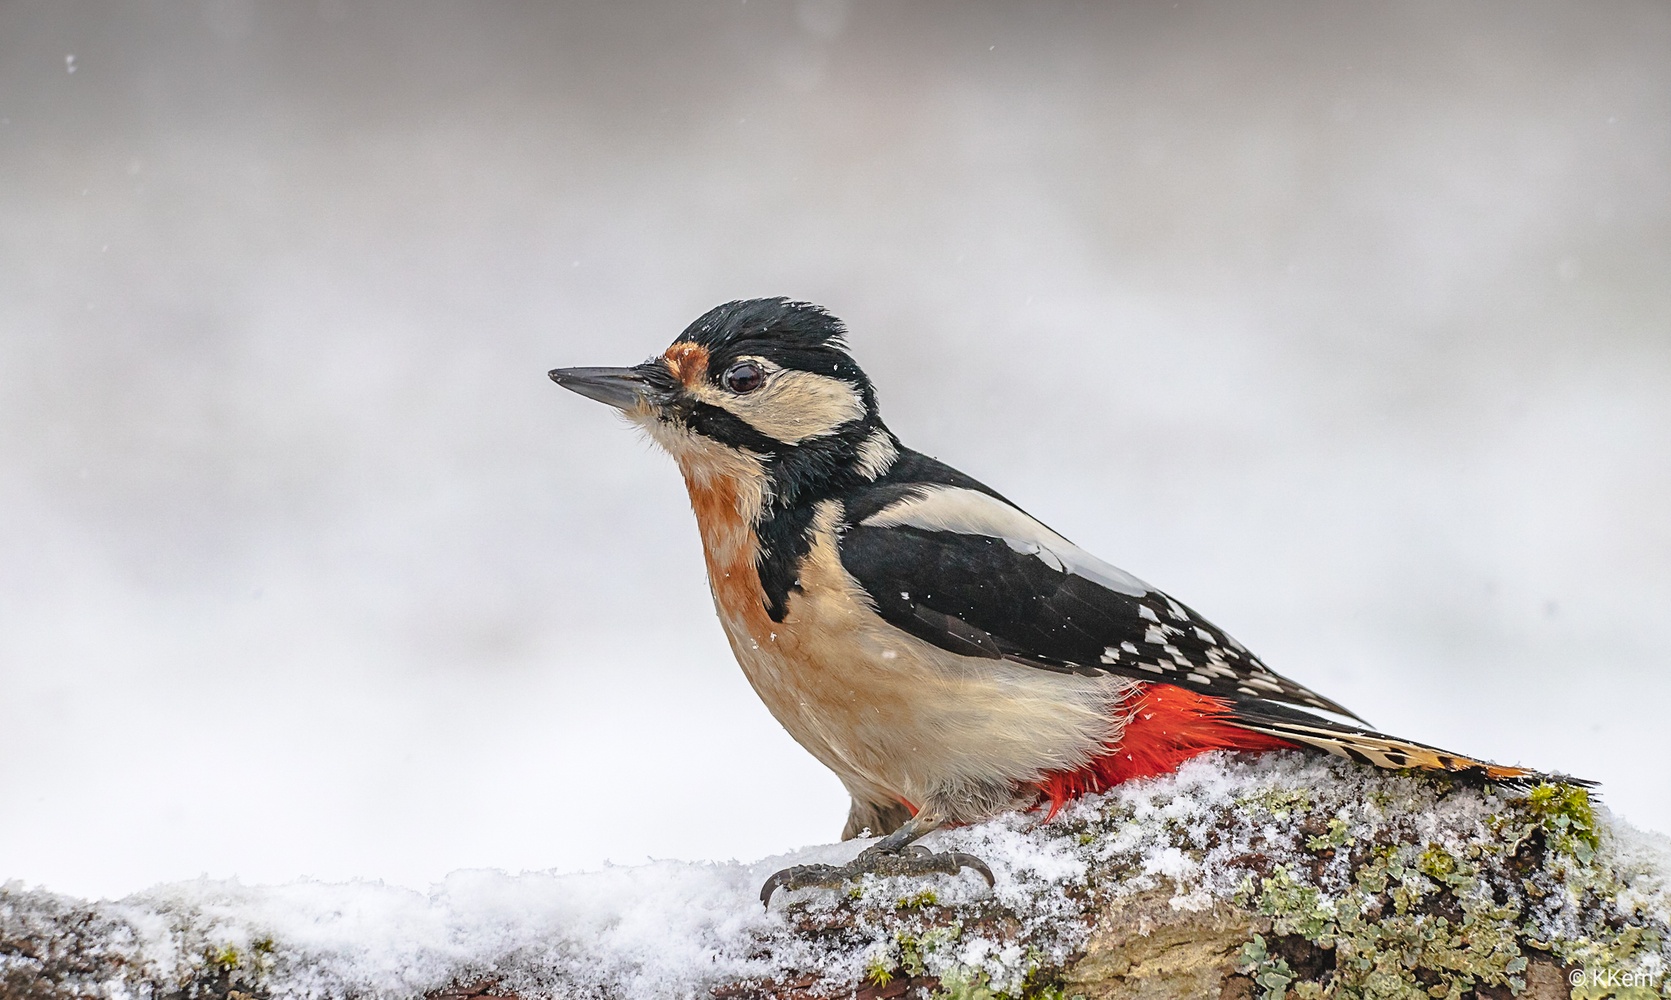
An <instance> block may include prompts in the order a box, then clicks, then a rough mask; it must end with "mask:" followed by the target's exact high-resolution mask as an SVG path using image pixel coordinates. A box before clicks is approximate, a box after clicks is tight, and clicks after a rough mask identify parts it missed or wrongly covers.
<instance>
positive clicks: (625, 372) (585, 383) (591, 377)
mask: <svg viewBox="0 0 1671 1000" xmlns="http://www.w3.org/2000/svg"><path fill="white" fill-rule="evenodd" d="M550 375H551V381H553V382H556V383H557V384H558V385H560V386H562V387H563V388H565V389H568V390H569V391H571V392H578V393H580V394H581V395H582V396H585V397H586V398H587V399H595V400H597V401H598V402H600V403H608V404H609V405H610V406H614V407H617V408H619V409H622V410H630V409H632V408H634V407H636V406H638V405H639V404H641V403H642V404H648V403H649V402H650V398H649V390H650V387H649V385H648V384H647V383H646V382H645V381H644V376H643V375H641V374H639V372H638V371H637V370H636V369H633V368H554V369H552V370H551V372H550Z"/></svg>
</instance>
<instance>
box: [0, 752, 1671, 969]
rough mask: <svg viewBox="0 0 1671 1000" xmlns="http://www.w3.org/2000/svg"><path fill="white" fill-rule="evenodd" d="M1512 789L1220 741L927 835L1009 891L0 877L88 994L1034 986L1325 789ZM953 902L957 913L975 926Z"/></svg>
mask: <svg viewBox="0 0 1671 1000" xmlns="http://www.w3.org/2000/svg"><path fill="white" fill-rule="evenodd" d="M1323 790H1326V794H1325V792H1324V791H1323ZM1501 794H1502V793H1493V792H1490V791H1486V792H1480V791H1476V790H1473V789H1466V790H1453V791H1450V792H1443V791H1436V790H1435V786H1434V784H1433V783H1432V782H1428V781H1424V780H1423V779H1419V778H1407V777H1399V776H1395V775H1388V774H1385V773H1376V772H1372V771H1369V770H1368V769H1364V768H1358V767H1355V766H1353V765H1347V764H1343V763H1340V762H1336V761H1331V760H1322V759H1316V758H1309V757H1302V756H1299V755H1289V754H1271V755H1266V756H1263V757H1260V758H1256V759H1246V758H1227V757H1220V756H1216V755H1214V756H1209V757H1206V758H1201V759H1198V760H1196V761H1193V762H1191V763H1189V764H1188V765H1186V766H1185V767H1184V768H1183V769H1181V770H1180V772H1179V773H1178V774H1176V775H1174V776H1171V777H1168V778H1164V779H1159V780H1154V781H1148V782H1140V783H1134V784H1132V785H1129V786H1126V787H1124V788H1122V789H1120V790H1118V791H1116V792H1113V793H1110V794H1108V795H1106V796H1098V797H1091V798H1087V799H1085V800H1081V801H1080V802H1078V803H1076V804H1074V805H1073V806H1071V807H1070V808H1069V809H1067V810H1064V812H1063V813H1062V814H1061V815H1059V816H1057V817H1056V818H1055V819H1053V820H1051V821H1050V822H1048V823H1046V822H1043V815H1042V814H1039V813H1034V814H1010V815H1006V816H1002V817H999V818H997V819H995V820H992V821H990V822H987V823H983V824H980V825H976V826H970V827H965V828H959V829H954V830H947V831H942V832H940V833H937V834H934V835H932V836H930V837H929V838H927V841H926V843H927V845H928V846H930V847H932V848H934V849H936V850H943V849H955V850H961V851H967V852H969V853H972V854H976V855H978V856H979V857H981V858H983V859H985V860H986V861H987V862H988V863H989V864H990V866H991V867H992V870H993V872H994V873H995V875H996V877H997V884H996V886H995V887H994V888H993V889H992V890H988V889H987V888H986V886H985V885H984V884H983V883H982V882H981V881H980V880H979V879H978V878H975V877H974V876H972V875H969V874H967V873H965V874H964V875H962V876H960V877H958V878H946V877H936V878H934V879H931V880H909V879H879V880H872V881H867V882H866V883H864V884H863V885H862V886H860V887H859V888H857V889H856V890H855V891H854V892H851V893H838V892H833V891H829V890H818V889H808V890H802V891H799V892H796V893H780V894H779V897H778V898H777V899H776V900H775V901H774V903H773V906H772V908H771V910H770V911H765V910H762V908H761V906H760V903H759V901H758V898H757V895H758V892H759V888H760V885H761V883H762V882H763V881H764V880H765V879H766V878H767V876H769V875H770V874H771V873H772V872H773V871H776V870H777V869H779V868H782V867H784V866H786V865H790V864H802V863H808V862H842V861H845V860H847V859H849V858H850V857H852V856H853V855H854V854H856V853H857V852H858V851H859V850H860V849H861V848H862V847H863V846H864V844H863V843H862V842H851V843H847V844H835V845H824V846H818V847H812V848H808V849H805V850H802V851H799V852H796V853H793V854H787V855H781V856H777V857H772V858H767V859H764V860H761V861H758V862H755V863H752V864H740V863H735V862H732V863H684V862H670V861H664V862H657V863H653V864H648V865H643V866H635V867H612V868H607V869H605V870H602V871H596V872H588V873H581V874H557V873H548V872H536V873H525V874H520V875H509V874H506V873H504V872H499V871H488V870H468V871H459V872H456V873H454V874H452V875H451V876H449V877H448V878H446V879H445V880H443V881H442V882H440V883H439V884H437V885H435V886H433V887H432V888H431V889H430V890H429V891H428V892H418V891H413V890H409V889H403V888H398V887H393V886H388V885H384V884H381V883H375V882H351V883H325V882H314V881H302V882H294V883H290V884H287V885H277V886H246V885H242V884H240V883H238V882H235V881H209V880H201V881H193V882H181V883H174V884H168V885H162V886H158V887H155V888H153V889H150V890H148V891H145V892H141V893H137V894H135V895H132V896H129V897H126V898H123V899H120V900H114V901H100V902H92V903H88V902H81V901H77V900H73V899H69V898H66V897H63V896H58V895H55V894H53V893H50V892H48V891H45V890H41V889H35V890H30V889H26V888H25V887H24V886H22V885H20V884H18V883H10V884H7V885H6V886H4V887H3V889H0V939H3V940H4V941H6V942H16V941H19V940H22V941H31V942H34V944H32V945H31V947H32V948H33V956H34V957H32V958H31V957H30V956H29V955H23V954H19V953H17V951H16V950H15V949H14V948H10V947H7V948H0V973H3V974H6V975H11V976H16V975H19V974H27V973H28V972H29V971H30V970H31V969H33V968H36V967H37V966H38V965H40V963H42V962H44V961H46V960H48V959H50V958H51V957H52V956H54V955H56V956H60V957H65V956H68V957H69V958H73V959H74V960H75V961H74V962H71V963H70V964H71V965H73V966H74V968H75V970H78V971H75V972H74V974H73V975H72V976H71V978H76V977H79V979H78V980H77V981H76V982H75V983H73V984H70V985H73V986H74V987H75V992H74V993H73V994H71V995H87V996H106V997H112V998H130V997H131V998H139V997H146V996H155V995H159V994H160V993H162V992H164V991H166V990H167V989H169V988H171V986H170V984H172V986H173V987H176V988H177V987H178V986H179V985H180V984H184V983H188V982H191V981H194V980H198V981H201V980H202V978H203V977H204V976H206V975H210V974H214V973H216V972H219V973H221V974H224V975H227V976H230V977H231V978H232V981H234V982H237V981H240V980H241V981H244V982H247V983H251V984H255V985H258V986H259V987H260V989H261V991H263V992H266V993H268V994H270V995H271V996H273V997H275V998H292V997H294V998H326V997H333V998H334V997H347V996H355V997H375V998H404V997H421V996H424V995H425V994H429V993H435V992H439V991H443V990H445V989H448V988H453V989H457V988H460V987H465V986H468V985H470V984H472V983H481V982H491V983H494V984H496V985H497V986H498V990H496V991H497V992H505V991H512V992H515V993H517V994H519V995H521V996H523V997H526V998H533V997H547V996H550V997H571V996H573V997H583V996H585V997H589V996H597V997H635V998H636V997H646V998H661V997H667V998H683V997H697V996H706V995H707V994H708V991H709V990H710V989H712V988H713V987H714V986H716V985H719V984H722V983H729V982H736V981H740V980H755V981H765V980H771V979H774V978H781V977H784V976H787V975H791V974H795V973H798V972H801V971H804V970H808V969H812V970H818V972H819V973H820V974H821V975H823V976H826V977H828V978H829V979H830V980H833V981H844V982H846V983H849V984H851V983H853V982H856V981H858V980H859V979H860V978H862V976H863V975H864V974H865V970H866V968H868V967H872V966H874V964H875V963H876V962H878V961H879V960H885V961H884V964H886V962H887V961H897V960H898V959H899V958H900V952H901V949H902V948H903V947H907V946H908V947H910V948H911V949H912V951H911V957H912V960H913V961H918V962H920V963H921V965H922V966H923V967H924V969H925V970H926V971H927V972H928V973H929V974H934V975H945V974H950V973H953V972H956V971H957V970H962V971H961V972H958V973H957V974H968V972H969V970H977V971H978V972H980V973H981V974H983V975H985V976H987V977H988V979H987V981H988V982H989V983H990V984H991V985H992V986H993V987H994V988H999V989H1006V988H1007V989H1016V988H1018V987H1019V985H1020V982H1021V980H1022V978H1023V977H1024V976H1025V975H1026V973H1027V970H1028V969H1029V968H1030V967H1031V966H1033V965H1036V964H1037V963H1038V962H1040V961H1056V962H1061V961H1065V960H1067V958H1068V957H1069V955H1070V954H1071V953H1072V951H1073V950H1074V949H1075V948H1076V947H1078V946H1079V945H1080V944H1082V943H1083V942H1084V940H1085V937H1086V935H1087V934H1088V928H1089V920H1088V919H1087V918H1088V913H1089V910H1090V909H1091V908H1094V906H1097V905H1101V904H1102V903H1106V901H1107V900H1108V899H1109V898H1117V897H1119V896H1122V895H1129V894H1133V893H1138V892H1144V891H1148V890H1153V889H1155V888H1158V887H1165V886H1168V885H1170V886H1171V887H1173V889H1174V895H1173V897H1172V905H1173V906H1174V907H1177V908H1181V909H1196V908H1201V907H1205V906H1208V905H1211V903H1212V902H1213V901H1214V900H1215V899H1227V898H1231V897H1232V896H1234V895H1235V894H1236V892H1237V891H1238V888H1239V887H1242V886H1244V885H1245V882H1246V879H1247V868H1246V861H1245V859H1246V858H1248V857H1251V856H1255V855H1257V856H1259V857H1262V858H1264V859H1266V862H1267V863H1275V864H1282V863H1284V862H1285V861H1299V860H1301V845H1303V842H1304V840H1305V837H1304V836H1300V835H1298V834H1297V833H1296V830H1295V824H1296V823H1297V817H1298V816H1299V814H1301V813H1302V812H1305V811H1306V810H1307V808H1310V809H1312V810H1313V815H1315V808H1317V807H1318V802H1317V801H1315V800H1318V799H1320V798H1326V800H1327V801H1326V803H1324V807H1326V808H1327V809H1329V810H1332V812H1331V813H1330V815H1331V818H1335V819H1338V820H1340V821H1341V823H1342V824H1344V825H1343V827H1342V829H1343V830H1344V831H1345V832H1346V833H1347V834H1348V835H1351V836H1361V837H1369V836H1372V835H1373V834H1374V833H1375V831H1377V830H1384V829H1386V828H1387V827H1388V826H1389V825H1394V826H1397V827H1398V828H1399V829H1400V830H1401V831H1402V835H1404V836H1407V837H1408V838H1410V839H1411V840H1412V842H1416V843H1433V844H1438V845H1441V846H1446V845H1448V846H1449V847H1451V848H1454V849H1455V850H1456V851H1457V852H1459V853H1460V852H1462V851H1463V850H1465V849H1466V846H1467V844H1468V842H1469V841H1470V840H1471V839H1474V838H1478V837H1480V836H1483V835H1488V834H1487V827H1488V826H1489V824H1490V822H1491V817H1492V816H1493V814H1494V813H1495V812H1496V811H1498V810H1500V809H1501V808H1502V805H1503V802H1502V799H1501V798H1500V796H1501ZM1308 804H1309V805H1308ZM1608 828H1609V829H1610V831H1611V832H1610V834H1609V836H1608V839H1607V841H1606V842H1605V844H1604V850H1606V851H1609V852H1611V859H1612V865H1613V868H1614V870H1615V871H1616V872H1617V873H1618V875H1619V879H1620V885H1621V886H1622V888H1621V890H1620V891H1619V893H1618V899H1617V900H1616V901H1615V902H1614V903H1613V904H1612V905H1615V906H1616V907H1617V908H1619V909H1620V911H1621V912H1627V913H1631V914H1635V917H1633V918H1632V919H1640V920H1648V921H1654V922H1657V923H1658V924H1659V925H1661V926H1664V925H1667V924H1671V841H1668V840H1667V839H1666V838H1664V837H1661V836H1658V835H1656V834H1649V833H1644V832H1641V831H1636V830H1633V829H1631V828H1629V827H1627V826H1624V825H1622V824H1617V823H1612V824H1609V825H1608ZM1304 860H1306V861H1307V863H1308V864H1309V863H1311V862H1315V861H1316V856H1315V855H1312V856H1310V857H1307V858H1305V859H1304ZM1331 863H1333V862H1331ZM1338 863H1342V864H1343V863H1344V859H1340V860H1339V862H1338ZM1091 883H1095V886H1096V892H1094V893H1092V892H1088V891H1087V889H1088V887H1089V886H1090V885H1091ZM925 892H926V893H932V895H931V896H929V895H925ZM1568 909H1569V910H1570V907H1569V908H1568ZM931 912H932V913H938V914H941V917H940V918H938V919H930V916H929V914H930V913H931ZM1563 912H1567V911H1562V910H1559V908H1557V909H1551V910H1549V911H1548V914H1549V916H1548V919H1549V920H1551V921H1556V922H1558V920H1559V919H1566V918H1561V917H1559V914H1560V913H1563ZM947 913H954V914H956V915H957V923H956V924H955V930H948V923H947V920H946V919H945V917H944V915H945V914H947ZM997 913H1001V914H1003V915H1004V916H1005V918H1006V920H1007V923H1004V925H1003V928H1004V929H1002V930H1001V931H999V930H994V928H995V927H997V924H996V923H994V922H992V921H987V922H985V923H983V914H984V915H986V916H990V915H992V914H997ZM809 928H815V929H818V930H819V931H820V932H819V933H808V929H809ZM1575 928H1576V925H1574V927H1568V928H1566V929H1565V930H1566V931H1567V932H1574V933H1576V930H1575ZM1548 929H1549V930H1550V931H1551V932H1552V933H1554V932H1561V931H1562V928H1560V927H1556V926H1553V925H1551V926H1550V927H1549V928H1548ZM936 935H938V936H936ZM31 962H35V963H36V966H32V965H30V963H31ZM77 963H79V964H77ZM43 974H44V973H43ZM60 975H62V974H60Z"/></svg>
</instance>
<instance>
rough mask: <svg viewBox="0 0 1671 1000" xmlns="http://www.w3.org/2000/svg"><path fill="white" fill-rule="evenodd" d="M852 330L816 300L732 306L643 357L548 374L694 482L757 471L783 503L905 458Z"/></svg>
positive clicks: (773, 498) (870, 474)
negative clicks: (851, 340) (629, 428)
mask: <svg viewBox="0 0 1671 1000" xmlns="http://www.w3.org/2000/svg"><path fill="white" fill-rule="evenodd" d="M845 333H846V329H845V327H843V326H842V323H841V321H840V320H838V319H836V318H835V317H834V316H831V315H830V314H829V313H827V312H825V311H824V310H823V309H821V308H819V307H818V306H815V305H811V304H809V303H805V302H792V301H790V300H788V299H784V298H773V299H748V300H744V301H737V302H727V303H725V304H724V305H722V306H717V307H715V308H714V309H711V310H709V311H708V312H707V313H706V314H705V315H703V316H701V317H700V318H698V319H697V320H696V322H694V323H692V324H691V325H690V326H688V327H686V328H685V332H683V333H681V334H680V335H679V336H678V338H677V339H675V340H674V341H673V344H672V345H671V346H670V347H668V348H667V350H666V351H664V352H663V353H662V354H661V355H660V356H659V357H654V358H651V359H650V360H648V361H646V362H644V363H643V364H641V365H637V366H634V367H632V368H558V369H556V370H554V371H552V372H551V379H552V381H554V382H556V383H557V384H558V385H560V386H562V387H564V388H565V389H571V390H573V391H575V392H578V393H580V394H581V395H582V396H587V397H589V398H591V399H595V400H598V401H599V402H603V403H608V404H609V405H611V406H614V407H618V408H619V409H621V410H622V411H623V412H625V413H626V414H627V416H628V417H629V418H631V419H632V420H633V421H634V422H636V423H638V424H639V425H640V426H642V427H644V428H645V430H647V431H648V432H649V434H650V436H651V438H653V439H654V440H655V441H656V443H657V444H659V445H661V446H662V447H663V448H665V449H667V451H668V452H670V453H671V454H672V455H673V457H674V458H675V459H676V460H678V462H679V464H680V466H681V468H682V469H683V470H684V471H685V474H686V476H687V478H689V477H691V476H692V475H700V474H702V471H703V470H704V469H705V468H718V467H727V466H728V467H731V468H733V469H745V470H753V471H754V472H755V473H756V474H758V475H760V476H762V477H764V478H765V479H766V480H767V485H768V487H769V488H768V490H767V493H768V495H769V496H770V498H771V501H770V503H772V504H775V505H779V506H782V505H787V504H792V503H795V502H797V501H799V500H801V499H804V498H805V497H806V496H807V495H808V493H809V492H811V491H814V490H816V489H818V488H825V489H827V488H829V487H830V486H831V485H833V484H834V483H836V482H838V481H840V480H843V479H848V478H855V477H856V478H863V479H875V478H876V477H877V476H879V475H881V474H882V473H883V472H885V471H887V468H888V467H889V466H890V465H891V464H892V463H893V461H894V458H895V457H896V456H897V454H898V442H897V441H895V440H894V438H893V435H892V434H890V433H889V432H888V429H887V428H886V427H885V426H883V424H882V420H881V417H880V416H879V415H878V413H877V409H876V393H875V390H874V389H873V388H872V387H871V384H870V379H868V378H866V377H865V373H864V372H863V371H862V370H860V368H859V366H858V365H857V364H855V363H854V361H853V359H852V358H851V357H850V356H848V354H847V345H846V342H845V341H844V339H843V337H844V335H845Z"/></svg>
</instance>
